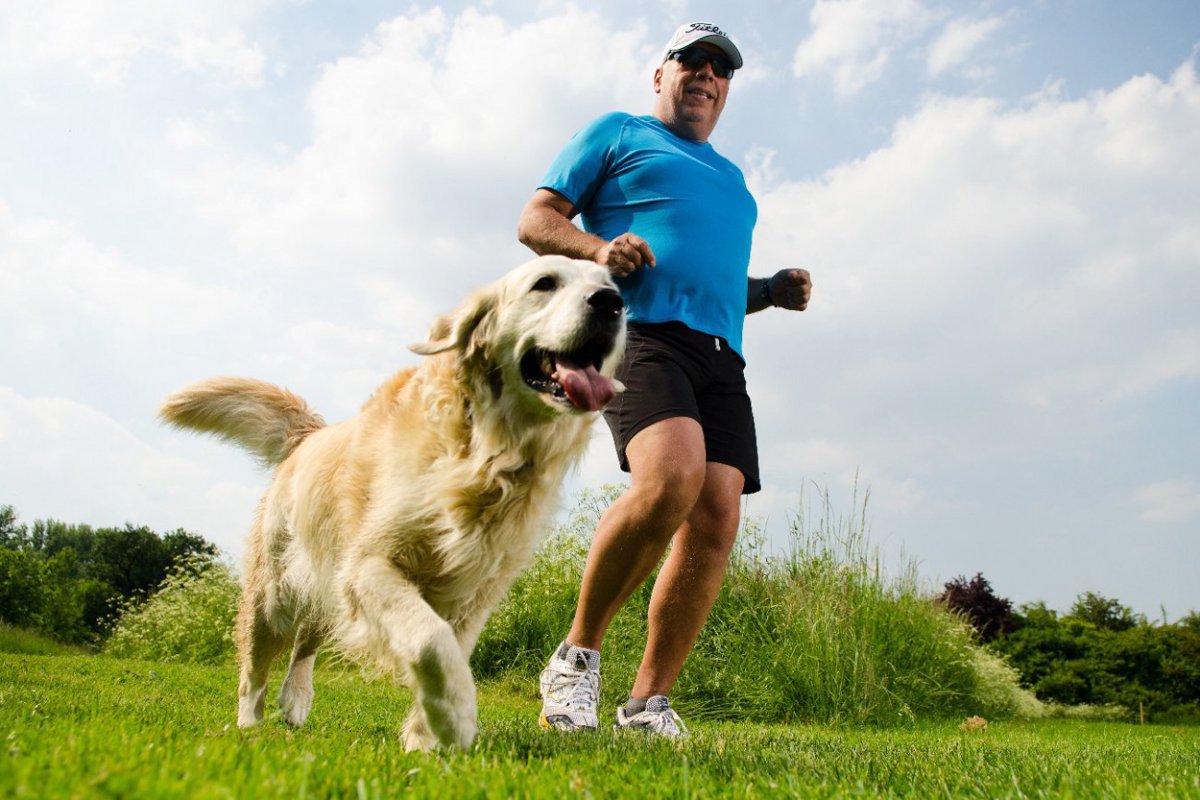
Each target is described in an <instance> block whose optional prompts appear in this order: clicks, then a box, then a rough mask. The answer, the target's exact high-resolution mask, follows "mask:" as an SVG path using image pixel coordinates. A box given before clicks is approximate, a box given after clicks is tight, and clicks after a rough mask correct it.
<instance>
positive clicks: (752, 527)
mask: <svg viewBox="0 0 1200 800" xmlns="http://www.w3.org/2000/svg"><path fill="white" fill-rule="evenodd" d="M618 490H619V488H618V487H606V489H605V490H604V491H603V492H601V493H599V494H594V493H591V494H585V495H584V497H583V501H582V502H581V504H580V506H579V507H578V508H577V509H576V512H575V515H574V516H573V517H572V518H571V520H570V521H569V523H568V524H567V525H566V526H565V527H564V528H563V529H561V530H560V531H559V532H558V533H557V534H556V535H555V536H554V537H552V538H551V539H550V540H549V541H548V542H547V543H546V544H545V545H544V546H543V548H542V549H541V550H540V551H539V553H538V554H537V556H536V557H535V560H534V566H533V568H532V569H531V570H530V571H529V572H527V573H526V574H525V575H524V576H523V577H522V578H521V579H520V580H519V581H518V583H517V585H516V586H515V587H514V589H513V591H512V593H511V594H510V595H509V597H508V598H507V600H506V601H505V603H504V604H503V605H502V606H501V607H500V609H498V610H497V612H496V615H495V616H494V618H493V624H491V625H489V626H488V628H487V629H486V630H485V631H484V634H483V637H482V639H481V641H480V645H479V651H478V653H477V657H476V659H475V662H474V663H475V668H476V671H477V673H479V674H481V675H492V674H500V673H503V672H505V671H508V670H512V669H520V670H521V671H522V672H523V673H524V674H525V675H528V676H533V675H535V674H536V673H537V671H538V670H539V669H540V668H541V666H542V664H543V663H544V661H545V658H546V656H547V654H548V653H549V652H550V650H551V649H552V648H553V647H554V646H555V645H557V644H558V642H559V641H560V640H561V638H562V637H563V636H564V635H565V633H566V631H567V629H568V627H569V625H570V620H571V614H572V612H573V609H574V606H575V601H576V599H577V592H578V587H579V579H580V576H581V573H582V564H583V558H582V554H583V551H584V550H585V549H586V538H587V537H588V536H590V532H591V531H592V530H594V527H595V522H596V520H597V519H598V517H599V515H600V514H601V513H602V512H603V508H604V506H605V505H606V502H607V500H609V499H611V498H612V497H613V496H614V495H615V493H616V492H617V491H618ZM817 506H818V512H817V514H815V515H813V514H806V513H803V511H804V509H803V508H802V513H801V514H800V515H799V516H797V517H796V518H795V519H794V520H793V521H792V522H791V525H790V541H789V543H788V546H787V547H786V548H785V549H784V551H783V552H782V553H779V552H773V551H772V550H771V548H769V547H768V546H767V542H766V540H765V536H764V534H763V532H762V529H761V527H760V526H759V525H758V524H757V522H756V521H755V520H752V519H751V520H747V521H746V523H745V524H744V529H743V531H742V533H741V534H740V537H739V544H738V546H737V548H736V549H735V552H734V554H733V557H732V559H731V563H730V566H729V570H728V573H727V575H726V579H725V582H724V584H723V586H722V588H721V593H720V596H719V597H718V599H717V603H716V605H715V607H714V609H713V612H712V615H711V616H710V617H709V620H708V623H707V624H706V626H705V628H704V630H703V631H702V633H701V635H700V639H699V640H698V641H697V643H696V646H695V649H694V650H693V651H692V654H691V655H690V656H689V658H688V661H687V663H686V665H685V666H684V670H683V673H682V674H681V675H680V678H679V681H678V683H677V685H676V687H675V690H674V692H673V694H672V701H673V702H674V703H675V704H676V705H677V706H679V707H680V708H681V709H685V710H686V711H688V713H689V714H692V715H696V716H702V717H715V718H733V717H751V718H754V719H760V720H767V721H779V722H792V721H800V720H804V721H819V722H827V723H829V722H871V723H894V722H906V721H911V720H915V719H917V718H922V717H941V716H958V715H963V714H982V715H985V716H988V715H990V716H1012V715H1018V716H1038V715H1040V714H1041V713H1042V707H1041V704H1040V703H1039V702H1038V701H1037V700H1036V699H1035V698H1034V697H1033V695H1032V694H1030V693H1029V692H1028V691H1025V690H1023V689H1021V688H1020V686H1019V684H1018V678H1017V675H1016V672H1015V671H1014V670H1012V669H1011V668H1010V667H1008V666H1007V665H1006V664H1005V663H1004V662H1002V661H1001V660H1000V659H998V658H996V657H995V656H993V655H991V654H989V653H986V652H984V651H983V650H982V649H981V648H979V647H977V646H976V644H975V642H974V641H973V634H972V632H971V629H970V627H969V626H968V625H967V624H965V623H964V622H963V621H962V620H961V619H959V618H957V617H955V616H954V615H952V614H950V613H948V612H947V611H945V610H944V609H943V608H941V607H939V606H937V605H936V604H934V603H933V602H932V594H931V592H930V591H928V590H927V589H925V588H923V587H922V586H921V584H920V582H919V580H918V578H917V573H916V569H915V566H914V565H913V564H912V563H905V564H902V565H901V566H900V568H899V570H898V571H897V572H896V574H894V575H889V574H888V573H887V572H886V571H885V570H884V568H883V565H882V563H881V560H880V557H879V555H878V552H877V551H876V550H873V549H872V548H871V547H870V544H869V540H868V536H867V528H866V507H867V497H866V496H865V495H864V497H863V498H862V500H861V502H860V501H859V499H858V498H857V496H855V497H854V498H852V504H851V506H852V508H853V509H854V515H853V516H846V517H838V516H836V515H835V513H834V511H833V504H832V503H831V502H830V499H829V497H828V495H827V494H821V495H820V496H819V498H818V502H817ZM650 583H651V582H650V581H647V583H646V585H645V586H643V587H642V588H641V589H639V590H638V591H637V592H636V593H635V594H634V595H633V597H632V598H630V600H629V602H628V603H627V604H626V606H625V607H624V608H623V609H622V610H621V612H620V613H619V614H618V615H617V617H616V619H615V620H614V621H613V624H612V626H611V628H610V629H609V632H608V634H607V637H606V639H605V645H604V652H603V670H602V671H603V674H604V678H605V695H606V697H605V701H606V702H608V703H612V704H615V703H616V702H619V701H620V700H621V699H622V693H624V692H626V691H628V689H629V687H630V686H631V685H632V682H633V677H634V674H635V672H636V669H637V665H638V661H639V659H640V654H641V651H642V648H643V646H644V643H645V636H646V616H647V609H648V607H649V601H650Z"/></svg>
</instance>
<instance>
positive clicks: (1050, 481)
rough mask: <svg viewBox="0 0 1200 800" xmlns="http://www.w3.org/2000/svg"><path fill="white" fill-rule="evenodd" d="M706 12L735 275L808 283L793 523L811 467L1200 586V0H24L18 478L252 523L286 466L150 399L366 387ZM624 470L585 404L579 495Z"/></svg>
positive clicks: (112, 506) (4, 164)
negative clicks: (220, 438)
mask: <svg viewBox="0 0 1200 800" xmlns="http://www.w3.org/2000/svg"><path fill="white" fill-rule="evenodd" d="M692 20H704V21H710V22H715V23H716V24H718V25H720V26H721V27H723V28H724V29H725V30H726V31H728V32H729V34H730V36H731V37H732V38H733V39H734V40H735V41H736V42H737V44H738V46H739V47H740V49H741V51H742V53H743V55H744V57H745V62H746V64H745V68H744V69H743V70H740V71H739V72H738V73H737V74H736V75H735V76H734V78H733V80H732V84H731V87H730V96H729V101H728V104H727V106H726V108H725V111H724V114H723V116H722V119H721V122H720V124H719V125H718V127H717V130H716V132H715V134H714V136H713V138H712V140H711V141H712V144H713V146H714V147H715V148H716V149H717V150H718V151H719V152H720V153H722V154H723V155H725V156H727V157H728V158H730V159H731V160H733V161H734V162H735V163H737V164H738V165H739V166H740V167H741V169H742V170H743V172H744V173H745V175H746V179H747V184H748V185H749V187H750V188H751V190H752V191H753V193H754V195H755V197H756V198H757V201H758V206H759V221H758V226H757V228H756V231H755V241H754V248H753V254H752V257H751V263H750V273H751V274H752V275H760V276H763V275H770V274H772V273H774V272H775V271H777V270H779V269H781V268H784V267H803V268H806V269H808V270H809V271H810V272H811V274H812V278H813V283H814V290H813V299H812V302H811V305H810V307H809V309H808V310H807V311H805V312H803V313H795V312H785V311H780V310H772V311H768V312H763V313H761V314H756V315H754V316H752V317H750V318H749V319H748V320H747V322H746V335H745V355H746V358H747V362H748V367H747V376H748V381H749V384H750V391H751V396H752V398H753V401H754V404H755V412H756V417H757V422H758V430H759V436H760V452H761V460H762V477H763V484H764V489H763V491H762V492H761V493H759V494H756V495H754V496H752V497H750V498H749V499H748V501H747V503H746V507H745V511H746V514H747V515H749V516H751V517H753V518H755V519H757V520H759V521H761V523H762V524H763V525H764V526H765V528H766V531H767V535H768V539H769V542H770V543H771V546H773V547H777V548H782V547H785V546H786V542H787V540H788V534H787V531H788V528H789V525H790V524H791V523H792V522H794V521H798V520H800V519H803V520H804V521H805V524H811V520H813V519H814V518H816V517H819V516H820V514H821V513H822V512H821V505H822V502H823V501H822V498H826V497H827V498H828V502H829V504H830V509H831V510H830V514H831V515H832V516H833V517H835V518H840V519H846V520H850V519H854V518H857V517H859V516H861V515H865V518H866V521H867V527H868V533H869V537H870V542H871V546H872V547H874V548H877V551H878V553H879V557H880V558H881V559H882V560H883V563H884V564H885V566H887V567H888V568H889V569H891V570H894V571H895V572H896V573H897V574H899V573H900V572H902V571H903V570H904V569H905V568H906V565H908V566H912V567H914V568H915V569H916V571H917V573H918V574H919V576H920V579H921V580H922V581H923V582H925V583H927V584H928V586H929V587H930V588H931V590H936V589H937V588H938V587H939V586H940V584H941V583H942V582H944V581H947V580H950V579H952V578H954V577H955V576H959V575H964V576H966V577H970V576H972V575H974V574H975V573H976V572H982V573H983V574H984V576H985V577H986V578H987V579H988V580H989V581H990V582H991V584H992V586H993V588H994V589H995V590H996V592H997V593H999V594H1001V595H1002V596H1005V597H1008V598H1010V599H1012V600H1013V602H1014V603H1016V604H1018V605H1019V604H1023V603H1030V602H1037V601H1042V602H1045V603H1047V604H1048V605H1049V606H1050V607H1051V608H1056V609H1059V610H1066V609H1067V608H1069V607H1070V605H1071V603H1072V602H1073V601H1074V599H1075V598H1076V597H1077V596H1078V595H1079V594H1080V593H1082V592H1087V591H1092V592H1097V593H1100V594H1102V595H1104V596H1105V597H1109V598H1115V599H1117V600H1119V601H1121V602H1122V603H1125V604H1126V605H1129V606H1132V607H1133V608H1134V610H1135V611H1137V612H1139V613H1143V614H1145V615H1146V616H1147V617H1148V618H1150V619H1152V620H1161V619H1167V620H1170V621H1174V620H1176V619H1178V618H1180V617H1181V616H1183V615H1184V614H1185V613H1187V612H1188V611H1189V610H1200V536H1198V535H1197V534H1200V419H1198V417H1200V414H1198V410H1200V310H1198V308H1200V303H1198V301H1200V190H1198V189H1197V187H1200V138H1198V135H1197V132H1198V131H1200V83H1198V82H1197V52H1198V46H1200V4H1197V3H1196V2H1194V0H1147V2H1144V3H1136V4H1135V3H1128V2H1114V1H1110V0H1090V1H1087V2H1085V1H1084V0H1058V1H1057V2H1051V1H1050V0H1044V1H1043V0H1025V1H1024V2H988V1H987V0H958V1H957V2H938V1H937V0H805V1H803V2H797V0H791V1H790V2H783V1H782V0H747V1H746V2H743V3H741V4H737V5H731V4H724V3H710V2H686V1H685V0H668V2H662V3H658V4H647V3H644V2H641V1H640V0H639V1H638V2H626V1H625V0H617V1H616V2H607V3H603V4H584V3H570V2H556V1H553V0H546V1H545V2H505V1H504V0H494V1H493V2H446V3H432V2H425V1H423V0H422V1H419V2H404V3H388V2H345V3H332V2H316V1H315V0H313V1H311V2H302V0H210V1H209V2H205V3H194V2H184V1H183V0H49V1H48V2H40V3H19V4H17V3H7V4H4V6H3V8H2V9H0V504H8V505H12V506H14V507H15V509H16V511H17V513H18V515H19V517H20V519H21V520H22V521H24V522H32V521H33V520H35V519H45V518H54V519H59V520H63V521H67V522H78V523H88V524H91V525H94V526H102V525H121V524H124V523H126V522H131V523H134V524H139V525H141V524H144V525H149V526H151V527H152V528H154V529H156V530H160V531H168V530H173V529H176V528H185V529H187V530H191V531H194V532H197V533H200V534H201V535H203V536H205V537H206V538H208V539H210V540H211V541H214V542H216V543H217V544H219V545H220V546H221V547H222V548H223V549H224V550H225V551H226V552H227V553H228V554H229V555H230V557H231V558H235V559H236V558H238V557H240V553H241V548H242V544H241V541H242V536H243V533H244V531H245V529H246V528H247V526H248V524H249V521H250V519H251V516H252V514H253V509H254V506H255V504H256V502H257V500H258V497H259V496H260V495H261V493H262V491H263V489H264V488H265V486H266V483H267V481H268V480H269V475H268V474H266V473H264V472H263V471H262V470H261V469H259V468H257V467H256V466H255V465H254V464H253V463H252V462H251V459H250V458H249V457H248V456H246V455H245V454H244V453H242V452H240V451H237V450H235V449H233V448H230V447H228V446H226V445H223V444H220V443H218V442H216V441H215V440H211V439H204V438H201V437H197V436H192V435H190V434H187V433H183V432H177V431H172V430H168V429H166V428H165V427H163V426H162V425H160V424H159V423H158V422H157V421H156V419H155V409H156V407H157V404H158V403H159V401H160V400H161V399H162V398H163V397H164V396H165V395H166V394H168V393H169V392H171V391H173V390H174V389H176V388H179V387H180V386H182V385H184V384H186V383H188V382H190V381H193V380H198V379H201V378H205V377H210V376H214V375H245V376H250V377H256V378H261V379H264V380H269V381H271V382H274V383H277V384H280V385H283V386H287V387H288V388H290V389H292V390H293V391H296V392H297V393H299V394H301V395H302V396H304V397H305V398H306V399H307V400H309V402H310V403H311V404H312V405H314V406H315V407H316V408H317V409H318V410H320V411H321V412H322V413H323V414H324V416H325V417H326V418H327V419H330V420H338V419H344V418H346V417H348V416H350V415H352V414H353V413H355V411H356V410H357V408H358V407H359V405H361V403H362V402H363V401H364V400H365V399H366V398H367V396H368V395H369V394H370V393H371V392H372V391H373V389H374V388H375V387H376V386H377V385H379V384H380V383H381V382H382V381H383V380H384V379H386V377H387V376H388V375H390V374H391V373H392V372H394V371H395V370H396V369H399V368H402V367H405V366H408V365H411V364H415V363H417V360H418V358H419V357H418V356H415V355H413V354H412V353H411V352H409V351H408V350H407V347H406V346H407V345H408V344H409V343H411V342H416V341H420V340H421V339H423V337H424V333H425V330H426V328H427V327H428V325H429V323H430V322H431V321H432V320H433V319H434V317H436V316H437V315H438V314H440V313H443V312H445V311H448V310H450V309H451V308H453V307H454V306H455V305H457V303H458V302H459V301H460V300H462V299H463V298H464V297H465V296H466V295H467V294H468V293H469V292H470V290H471V289H472V288H474V287H476V286H478V285H481V284H483V283H486V282H488V281H490V280H492V279H494V278H495V277H497V276H499V275H501V274H503V273H504V272H506V271H507V270H508V269H510V268H512V267H514V266H516V265H517V264H520V263H522V262H524V261H526V260H528V258H529V257H530V255H531V254H530V253H529V252H528V251H526V250H525V249H524V248H523V247H522V246H521V245H520V244H519V243H517V241H516V236H515V227H516V219H517V215H518V213H519V211H520V209H521V207H522V206H523V205H524V203H525V201H526V200H527V199H528V198H529V196H530V195H531V194H532V193H533V191H534V190H535V189H536V187H537V185H538V181H539V179H540V178H541V176H542V174H543V172H544V171H545V169H546V167H547V166H548V165H549V163H550V161H551V159H552V158H553V157H554V155H555V154H556V152H557V151H558V149H559V148H560V147H561V146H562V145H563V144H564V143H565V142H566V140H567V139H568V138H569V137H570V136H571V134H572V133H574V132H575V131H576V130H578V129H579V128H580V127H582V126H583V125H584V124H586V123H587V122H588V121H590V120H591V119H593V118H594V117H596V116H599V115H600V114H602V113H605V112H608V111H612V110H624V111H629V112H631V113H638V114H643V113H649V112H650V110H651V107H652V102H653V92H652V87H651V81H652V76H653V72H654V68H655V66H656V65H657V64H658V62H659V61H660V59H661V57H662V49H663V47H664V45H665V43H666V41H667V39H668V38H669V37H670V34H671V33H672V31H673V30H674V29H675V27H676V26H678V25H679V24H681V23H683V22H686V21H692ZM621 479H622V475H621V473H620V472H619V471H618V470H617V468H616V465H615V457H614V456H613V454H612V450H611V441H610V439H609V437H608V434H607V431H606V430H605V429H604V426H603V423H602V422H597V424H596V426H595V427H594V431H593V440H592V444H591V447H590V449H589V451H588V454H587V456H586V457H585V459H584V461H583V462H582V464H581V466H580V468H579V470H578V472H577V473H576V474H574V475H573V476H572V477H571V478H570V480H569V481H568V483H567V485H566V487H565V491H564V506H565V507H569V506H570V503H571V498H572V497H573V496H574V495H575V493H577V492H579V491H580V490H582V489H585V488H590V489H596V488H599V487H600V486H602V485H604V484H606V483H611V482H615V481H619V480H621ZM864 498H866V501H865V509H864V508H863V507H862V506H863V502H864Z"/></svg>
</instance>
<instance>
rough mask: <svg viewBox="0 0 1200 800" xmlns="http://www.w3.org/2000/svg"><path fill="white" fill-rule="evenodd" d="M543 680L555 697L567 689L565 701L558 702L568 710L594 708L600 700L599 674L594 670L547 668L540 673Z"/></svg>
mask: <svg viewBox="0 0 1200 800" xmlns="http://www.w3.org/2000/svg"><path fill="white" fill-rule="evenodd" d="M542 678H543V680H546V681H547V683H549V684H550V691H551V692H552V693H553V694H555V695H557V694H558V693H559V692H560V691H562V690H563V689H567V688H569V689H570V690H571V692H570V694H569V695H567V698H566V700H564V701H560V702H562V703H563V705H565V706H568V707H570V708H582V709H591V708H595V707H596V705H597V704H598V703H599V700H600V673H599V671H597V670H594V669H588V668H584V669H582V670H576V669H571V668H567V669H562V668H560V667H553V666H552V667H549V668H547V669H546V670H545V671H544V672H543V673H542Z"/></svg>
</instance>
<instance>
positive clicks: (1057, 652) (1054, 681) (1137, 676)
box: [937, 573, 1200, 720]
mask: <svg viewBox="0 0 1200 800" xmlns="http://www.w3.org/2000/svg"><path fill="white" fill-rule="evenodd" d="M937 601H938V602H939V603H942V604H943V605H945V606H947V607H948V608H950V609H952V610H953V611H955V612H957V613H959V614H961V615H962V616H963V617H964V618H965V619H966V620H967V621H968V622H970V624H971V626H972V627H973V628H974V629H975V631H976V633H977V634H978V636H979V639H980V640H981V641H982V642H983V643H984V645H985V646H986V647H988V648H989V649H991V650H992V651H994V652H996V653H999V654H1001V655H1002V656H1003V657H1004V658H1005V659H1007V661H1008V662H1009V663H1010V664H1012V665H1013V666H1014V667H1015V668H1016V669H1017V671H1018V672H1019V673H1020V674H1021V679H1022V681H1023V682H1024V684H1025V685H1026V686H1028V687H1029V688H1031V689H1033V691H1034V693H1035V694H1036V695H1037V696H1038V699H1040V700H1044V701H1048V702H1057V703H1062V704H1064V705H1080V704H1087V705H1100V706H1103V705H1112V706H1121V707H1123V708H1125V709H1127V710H1129V711H1130V712H1131V713H1133V714H1146V715H1149V716H1151V717H1152V718H1156V719H1160V720H1161V719H1172V718H1174V719H1193V720H1194V719H1196V718H1200V613H1197V612H1195V611H1191V612H1189V613H1188V614H1187V615H1186V616H1184V617H1183V618H1182V619H1180V620H1178V621H1177V622H1174V623H1168V622H1166V621H1165V620H1163V621H1160V622H1154V623H1152V622H1149V621H1147V619H1146V618H1145V616H1143V615H1141V614H1135V613H1134V612H1133V610H1132V609H1131V608H1129V607H1128V606H1125V605H1122V604H1121V603H1120V602H1119V601H1117V600H1115V599H1112V598H1107V597H1104V596H1102V595H1099V594H1096V593H1094V592H1085V593H1083V594H1081V595H1079V596H1078V597H1077V598H1076V600H1075V602H1074V604H1073V605H1072V606H1071V608H1070V610H1069V611H1067V612H1066V613H1065V614H1059V613H1058V612H1056V611H1054V610H1053V609H1050V608H1047V607H1046V604H1045V603H1040V602H1039V603H1030V604H1027V605H1023V606H1021V607H1020V608H1019V609H1014V608H1013V605H1012V602H1011V601H1010V600H1008V599H1007V598H1004V597H1001V596H999V595H997V594H996V593H995V591H994V590H993V589H992V586H991V584H990V583H989V582H988V580H987V579H986V578H984V577H983V574H982V573H976V575H975V577H974V578H972V579H970V580H967V579H966V578H965V577H963V576H959V577H957V578H955V579H954V580H952V581H949V582H947V583H946V584H945V586H944V591H943V592H942V593H941V594H940V595H939V596H938V598H937Z"/></svg>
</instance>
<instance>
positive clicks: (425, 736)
mask: <svg viewBox="0 0 1200 800" xmlns="http://www.w3.org/2000/svg"><path fill="white" fill-rule="evenodd" d="M400 743H401V744H403V745H404V749H405V750H407V751H408V752H410V753H411V752H413V751H414V750H416V751H420V752H425V753H428V752H429V751H430V750H433V749H435V748H436V747H437V746H438V738H437V737H436V736H434V735H433V732H432V731H431V730H429V725H428V724H427V723H426V722H425V715H424V714H422V713H420V712H419V711H418V710H416V709H413V711H412V712H411V713H409V715H408V719H406V720H405V721H404V728H403V729H402V730H401V731H400Z"/></svg>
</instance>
